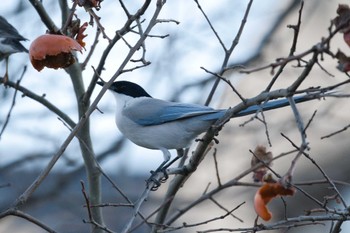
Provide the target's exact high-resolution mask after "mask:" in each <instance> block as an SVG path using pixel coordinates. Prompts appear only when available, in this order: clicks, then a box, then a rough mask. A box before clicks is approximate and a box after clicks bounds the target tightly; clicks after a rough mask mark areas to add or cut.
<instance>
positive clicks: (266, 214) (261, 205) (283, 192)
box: [254, 182, 295, 221]
mask: <svg viewBox="0 0 350 233" xmlns="http://www.w3.org/2000/svg"><path fill="white" fill-rule="evenodd" d="M294 193H295V189H294V188H285V187H284V186H283V185H282V184H280V183H278V182H277V183H265V184H264V185H263V186H261V187H260V188H259V190H258V191H257V192H256V194H255V197H254V208H255V211H256V213H257V214H258V215H259V217H260V218H262V219H263V220H265V221H269V220H270V219H271V218H272V214H271V212H270V211H269V210H268V209H267V204H268V203H269V202H270V201H271V200H272V199H273V198H275V197H278V196H292V195H293V194H294Z"/></svg>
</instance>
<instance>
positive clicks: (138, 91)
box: [97, 81, 152, 98]
mask: <svg viewBox="0 0 350 233" xmlns="http://www.w3.org/2000/svg"><path fill="white" fill-rule="evenodd" d="M97 84H99V85H101V86H103V85H104V83H103V82H97ZM109 90H111V91H115V92H117V93H120V94H124V95H128V96H131V97H134V98H135V97H152V96H150V95H149V94H148V93H147V92H146V91H145V90H144V89H143V88H142V87H140V86H139V85H137V84H136V83H132V82H128V81H116V82H114V83H112V85H111V86H110V88H109Z"/></svg>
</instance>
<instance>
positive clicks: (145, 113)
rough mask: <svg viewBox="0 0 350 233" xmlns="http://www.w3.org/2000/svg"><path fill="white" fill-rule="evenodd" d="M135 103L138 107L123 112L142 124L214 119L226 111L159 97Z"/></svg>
mask: <svg viewBox="0 0 350 233" xmlns="http://www.w3.org/2000/svg"><path fill="white" fill-rule="evenodd" d="M137 104H138V105H139V106H140V108H135V106H133V107H132V108H126V109H125V110H124V112H123V114H124V115H126V116H127V117H129V118H130V119H132V120H133V121H134V122H135V123H137V124H139V125H142V126H150V125H160V124H164V123H167V122H171V121H176V120H184V119H188V118H196V120H204V121H210V120H216V119H218V118H220V117H221V116H223V114H224V113H225V111H226V110H214V109H212V108H210V107H206V106H201V105H195V104H183V103H175V102H167V101H163V100H159V99H148V100H147V101H143V102H141V101H140V102H138V103H137ZM141 106H142V107H141ZM140 109H142V111H141V110H140Z"/></svg>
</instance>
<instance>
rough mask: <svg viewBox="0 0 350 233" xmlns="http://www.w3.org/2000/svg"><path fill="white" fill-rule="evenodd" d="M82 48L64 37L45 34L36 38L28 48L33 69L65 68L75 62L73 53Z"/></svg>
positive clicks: (72, 40)
mask: <svg viewBox="0 0 350 233" xmlns="http://www.w3.org/2000/svg"><path fill="white" fill-rule="evenodd" d="M82 49H83V48H82V46H81V45H80V44H79V43H78V42H77V41H75V40H74V39H72V38H70V37H68V36H64V35H52V34H46V35H42V36H39V37H38V38H36V39H35V40H34V41H33V42H32V44H31V45H30V48H29V56H30V61H31V63H32V65H33V67H34V68H35V69H37V70H38V71H41V70H42V69H43V68H44V67H48V68H54V69H58V68H65V67H68V66H70V65H72V64H73V63H74V62H75V58H74V55H73V54H72V52H73V51H81V50H82Z"/></svg>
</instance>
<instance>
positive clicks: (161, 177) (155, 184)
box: [146, 168, 169, 191]
mask: <svg viewBox="0 0 350 233" xmlns="http://www.w3.org/2000/svg"><path fill="white" fill-rule="evenodd" d="M168 178H169V175H168V173H167V171H166V168H158V169H157V170H155V171H151V176H150V178H148V180H147V181H146V183H147V186H150V185H152V187H151V191H156V190H158V188H159V187H160V185H161V184H162V183H165V182H166V181H167V179H168Z"/></svg>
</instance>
